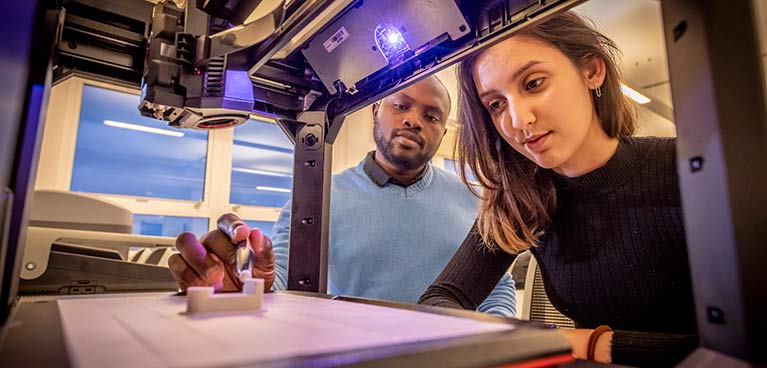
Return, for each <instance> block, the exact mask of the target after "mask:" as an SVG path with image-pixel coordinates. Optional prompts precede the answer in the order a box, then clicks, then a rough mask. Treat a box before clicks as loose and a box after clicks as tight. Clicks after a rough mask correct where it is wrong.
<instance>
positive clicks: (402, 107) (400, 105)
mask: <svg viewBox="0 0 767 368" xmlns="http://www.w3.org/2000/svg"><path fill="white" fill-rule="evenodd" d="M394 108H395V109H397V110H407V106H405V105H402V104H398V103H395V104H394Z"/></svg>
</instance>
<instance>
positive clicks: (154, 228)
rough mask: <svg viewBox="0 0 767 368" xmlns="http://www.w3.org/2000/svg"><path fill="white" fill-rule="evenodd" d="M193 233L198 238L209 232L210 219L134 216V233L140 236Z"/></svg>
mask: <svg viewBox="0 0 767 368" xmlns="http://www.w3.org/2000/svg"><path fill="white" fill-rule="evenodd" d="M187 231H189V232H191V233H193V234H194V235H197V236H198V237H200V236H203V235H204V234H205V233H207V232H208V219H207V218H203V217H179V216H158V215H133V233H134V234H140V235H154V236H172V237H174V238H175V237H176V236H178V234H181V233H183V232H187Z"/></svg>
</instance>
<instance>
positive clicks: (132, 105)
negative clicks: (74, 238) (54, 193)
mask: <svg viewBox="0 0 767 368" xmlns="http://www.w3.org/2000/svg"><path fill="white" fill-rule="evenodd" d="M138 104H139V96H138V95H133V94H130V93H123V92H117V91H112V90H108V89H104V88H98V87H93V86H87V85H86V86H84V87H83V99H82V106H81V109H80V124H79V128H78V132H77V147H76V149H75V162H74V167H73V170H72V185H71V190H73V191H81V192H95V193H109V194H123V195H131V196H142V197H157V198H169V199H181V200H192V201H201V200H202V195H203V194H202V193H203V185H204V181H205V161H206V154H207V147H208V133H207V132H205V131H198V130H190V129H185V130H178V129H174V128H170V127H168V126H167V125H166V124H165V122H162V121H159V120H155V119H150V118H145V117H143V116H141V115H140V114H139V112H138V108H137V106H138Z"/></svg>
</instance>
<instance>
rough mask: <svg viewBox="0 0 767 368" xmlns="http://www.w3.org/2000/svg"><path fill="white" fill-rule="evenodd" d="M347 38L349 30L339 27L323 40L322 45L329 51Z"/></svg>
mask: <svg viewBox="0 0 767 368" xmlns="http://www.w3.org/2000/svg"><path fill="white" fill-rule="evenodd" d="M347 38H349V31H347V30H346V27H341V29H339V30H338V31H336V33H333V35H332V36H330V38H328V39H327V40H325V42H323V43H322V46H324V47H325V50H326V51H327V52H329V53H330V52H333V50H335V49H336V47H338V46H339V45H341V44H342V43H343V42H344V41H346V39H347Z"/></svg>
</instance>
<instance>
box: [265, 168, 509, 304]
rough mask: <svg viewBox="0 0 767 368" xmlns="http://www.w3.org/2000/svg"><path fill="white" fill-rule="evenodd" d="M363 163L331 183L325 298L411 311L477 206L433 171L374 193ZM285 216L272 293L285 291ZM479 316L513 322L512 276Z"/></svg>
mask: <svg viewBox="0 0 767 368" xmlns="http://www.w3.org/2000/svg"><path fill="white" fill-rule="evenodd" d="M364 163H365V161H362V162H360V164H359V165H357V166H356V167H353V168H349V169H347V170H345V171H343V172H341V173H339V174H337V175H334V176H333V179H332V182H331V197H330V198H331V200H330V234H329V235H330V239H329V245H328V248H329V251H328V253H329V254H328V278H329V280H328V293H330V294H339V295H354V296H361V297H368V298H375V299H384V300H392V301H399V302H405V303H416V302H417V301H418V298H419V297H420V296H421V294H422V293H423V292H424V291H425V290H426V288H427V287H428V286H429V285H430V284H431V283H432V282H433V281H434V279H436V278H437V275H439V273H440V272H441V271H442V269H443V268H444V267H445V265H446V264H447V263H448V261H450V259H451V258H452V256H453V254H454V253H455V251H456V250H457V249H458V246H459V245H460V244H461V242H462V241H463V239H464V238H465V237H466V235H467V234H468V232H469V229H470V228H471V226H472V224H473V223H474V220H475V218H476V216H477V211H478V208H479V201H478V199H477V198H476V197H475V196H474V195H473V194H471V192H470V191H469V190H468V189H467V188H466V187H465V186H464V185H463V183H461V182H460V181H459V180H458V178H457V177H456V176H455V175H452V174H450V173H448V172H447V171H445V170H442V169H439V168H434V167H432V166H431V165H428V167H427V168H426V171H425V173H424V175H423V177H422V178H421V179H420V180H419V181H417V182H415V183H413V184H411V185H409V186H407V187H402V186H399V185H396V184H393V183H391V182H387V183H385V184H383V186H379V185H377V184H376V183H375V182H374V181H373V180H371V178H370V177H369V176H368V175H367V174H366V173H365V171H364ZM290 209H291V203H290V202H288V204H287V205H286V206H285V207H284V208H283V209H282V212H280V215H279V218H278V220H277V222H276V223H275V225H274V235H273V237H272V242H273V245H274V253H275V257H276V272H275V273H276V277H275V281H274V287H273V288H274V289H275V290H281V289H285V288H286V286H287V279H288V271H287V269H288V240H289V233H290ZM477 310H479V311H481V312H489V313H492V314H497V315H502V316H513V315H514V313H515V311H516V305H515V294H514V281H513V280H512V279H511V276H509V275H508V274H506V275H505V276H504V277H503V278H502V279H501V281H500V282H499V283H498V285H497V286H496V288H495V290H493V292H492V293H491V294H490V296H488V298H487V299H486V300H485V302H484V303H482V305H480V307H479V308H478V309H477Z"/></svg>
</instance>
